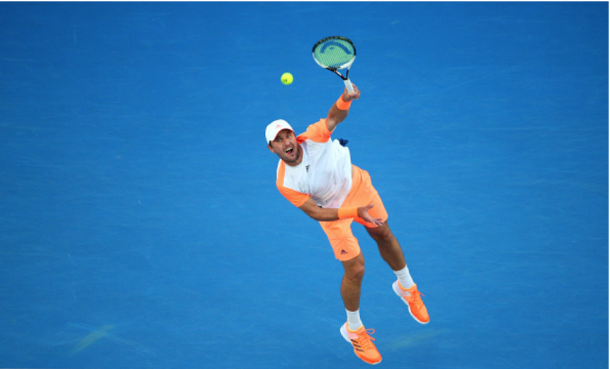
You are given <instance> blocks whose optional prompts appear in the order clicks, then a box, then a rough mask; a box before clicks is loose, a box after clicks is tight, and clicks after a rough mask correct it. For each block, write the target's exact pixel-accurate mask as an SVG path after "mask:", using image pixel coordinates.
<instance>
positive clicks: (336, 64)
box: [311, 36, 356, 71]
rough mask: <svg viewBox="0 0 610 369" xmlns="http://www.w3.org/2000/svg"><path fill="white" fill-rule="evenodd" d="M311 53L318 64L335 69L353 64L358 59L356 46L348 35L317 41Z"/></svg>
mask: <svg viewBox="0 0 610 369" xmlns="http://www.w3.org/2000/svg"><path fill="white" fill-rule="evenodd" d="M311 53H312V55H313V59H314V60H315V61H316V63H318V65H320V66H321V67H322V68H326V69H328V70H332V71H335V70H339V69H345V68H349V67H350V66H351V65H352V63H353V62H354V60H355V59H356V46H354V43H353V42H352V41H351V40H350V39H348V38H347V37H342V36H331V37H326V38H323V39H321V40H320V41H318V42H316V44H315V45H314V46H313V50H312V51H311Z"/></svg>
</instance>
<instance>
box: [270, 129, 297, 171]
mask: <svg viewBox="0 0 610 369" xmlns="http://www.w3.org/2000/svg"><path fill="white" fill-rule="evenodd" d="M269 150H271V152H273V153H275V154H277V156H279V157H280V159H282V160H283V161H284V162H285V163H286V164H288V165H292V166H294V165H299V164H301V157H302V155H301V154H302V151H301V150H302V149H301V145H299V144H298V143H297V138H296V136H295V135H294V132H292V131H291V130H289V129H283V130H281V131H280V133H278V134H277V136H276V137H275V140H273V141H271V145H269Z"/></svg>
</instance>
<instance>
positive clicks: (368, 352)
mask: <svg viewBox="0 0 610 369" xmlns="http://www.w3.org/2000/svg"><path fill="white" fill-rule="evenodd" d="M373 333H375V330H374V329H365V328H364V326H362V327H360V328H359V329H358V330H356V331H355V332H352V331H351V330H350V329H349V327H348V326H347V323H345V324H343V325H342V326H341V335H342V336H343V338H345V340H346V341H347V342H349V343H351V344H352V346H353V347H354V353H356V356H358V357H359V358H360V359H362V361H364V362H365V363H367V364H373V365H375V364H379V363H380V362H381V355H380V354H379V351H377V347H375V344H373V341H375V339H374V338H372V337H371V336H369V334H373Z"/></svg>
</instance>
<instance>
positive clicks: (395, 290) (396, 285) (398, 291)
mask: <svg viewBox="0 0 610 369" xmlns="http://www.w3.org/2000/svg"><path fill="white" fill-rule="evenodd" d="M392 289H393V290H394V293H395V294H396V295H397V296H398V297H400V299H401V300H402V301H403V302H404V303H405V305H407V308H409V314H411V316H412V317H413V319H415V321H416V322H418V323H419V324H428V323H430V322H429V321H428V322H422V321H421V320H419V319H417V318H416V317H415V315H413V312H412V311H411V306H409V302H408V301H407V299H405V298H404V297H402V294H401V293H400V287H398V282H394V284H392Z"/></svg>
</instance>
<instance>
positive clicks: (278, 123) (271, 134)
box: [265, 119, 294, 145]
mask: <svg viewBox="0 0 610 369" xmlns="http://www.w3.org/2000/svg"><path fill="white" fill-rule="evenodd" d="M283 129H289V130H291V131H292V132H294V129H292V127H291V126H290V124H288V122H286V121H285V120H283V119H278V120H274V121H273V122H271V123H269V125H268V126H267V129H266V130H265V138H266V139H267V145H268V144H269V142H270V141H273V140H275V137H276V136H277V134H278V133H280V131H281V130H283Z"/></svg>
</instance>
